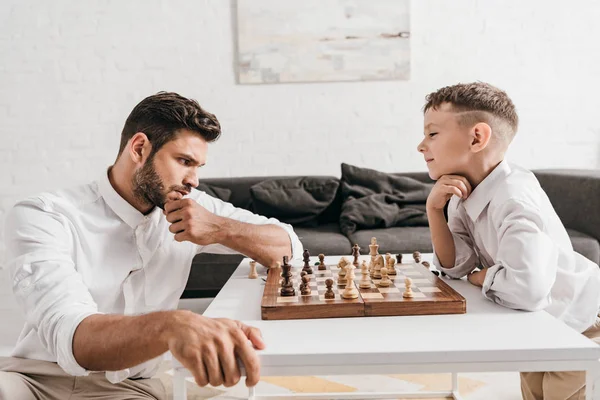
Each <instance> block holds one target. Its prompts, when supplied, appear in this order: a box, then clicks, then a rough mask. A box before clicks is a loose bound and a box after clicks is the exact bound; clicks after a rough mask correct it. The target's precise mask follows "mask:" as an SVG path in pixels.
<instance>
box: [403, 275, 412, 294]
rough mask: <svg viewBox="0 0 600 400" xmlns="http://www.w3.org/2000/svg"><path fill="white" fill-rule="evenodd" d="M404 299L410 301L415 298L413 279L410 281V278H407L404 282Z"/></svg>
mask: <svg viewBox="0 0 600 400" xmlns="http://www.w3.org/2000/svg"><path fill="white" fill-rule="evenodd" d="M402 297H405V298H407V299H410V298H412V297H413V291H412V279H410V278H406V279H405V280H404V293H402Z"/></svg>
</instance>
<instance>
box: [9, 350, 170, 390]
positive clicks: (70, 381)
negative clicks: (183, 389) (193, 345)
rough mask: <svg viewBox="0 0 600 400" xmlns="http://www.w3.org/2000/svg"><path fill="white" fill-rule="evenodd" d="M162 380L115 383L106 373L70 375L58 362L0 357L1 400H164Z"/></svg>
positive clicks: (130, 380)
mask: <svg viewBox="0 0 600 400" xmlns="http://www.w3.org/2000/svg"><path fill="white" fill-rule="evenodd" d="M166 398H167V395H166V393H165V388H164V386H163V384H162V383H161V382H160V380H159V379H156V378H153V379H138V380H133V379H126V380H124V381H123V382H120V383H117V384H112V383H110V382H109V381H107V380H106V377H105V376H104V372H96V373H91V374H90V375H88V376H71V375H69V374H67V373H66V372H65V371H63V369H62V368H60V367H59V366H58V365H57V364H56V363H53V362H48V361H39V360H29V359H25V358H14V357H0V400H41V399H43V400H46V399H49V400H76V399H105V400H108V399H111V400H138V399H139V400H141V399H144V400H148V399H152V400H155V399H156V400H165V399H166Z"/></svg>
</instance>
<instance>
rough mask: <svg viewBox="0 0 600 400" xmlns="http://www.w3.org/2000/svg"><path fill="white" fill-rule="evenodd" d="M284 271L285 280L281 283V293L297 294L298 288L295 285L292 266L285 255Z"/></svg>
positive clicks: (287, 294)
mask: <svg viewBox="0 0 600 400" xmlns="http://www.w3.org/2000/svg"><path fill="white" fill-rule="evenodd" d="M281 269H282V271H283V272H282V273H281V277H282V278H283V282H282V284H281V295H282V296H284V297H288V296H295V295H296V290H294V285H293V283H292V280H291V278H292V266H291V265H290V264H289V263H288V257H287V256H283V265H282V266H281Z"/></svg>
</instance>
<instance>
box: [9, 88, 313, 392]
mask: <svg viewBox="0 0 600 400" xmlns="http://www.w3.org/2000/svg"><path fill="white" fill-rule="evenodd" d="M220 135H221V127H220V125H219V122H218V120H217V118H216V117H215V116H214V115H213V114H211V113H209V112H208V111H206V110H204V109H203V108H202V107H201V106H200V105H199V104H198V103H197V102H196V101H195V100H191V99H187V98H185V97H182V96H180V95H178V94H176V93H165V92H161V93H158V94H156V95H153V96H149V97H147V98H145V99H144V100H142V101H141V102H140V103H139V104H138V105H137V106H135V108H134V109H133V111H132V112H131V114H130V115H129V117H128V118H127V121H126V122H125V126H124V128H123V131H122V134H121V144H120V148H119V151H118V156H117V159H116V161H115V163H114V165H112V166H111V167H109V168H108V169H107V170H106V171H104V173H103V174H102V175H101V176H100V177H99V179H97V180H96V181H94V182H92V183H89V184H87V185H82V186H79V187H75V188H71V189H66V190H56V191H54V192H52V193H43V194H40V195H37V196H32V197H29V198H27V199H25V200H23V201H20V202H18V203H17V204H16V205H15V206H14V208H13V209H12V210H11V211H10V212H9V213H8V215H7V217H6V232H7V235H6V243H7V249H8V254H7V263H6V265H7V266H8V269H9V270H10V273H11V275H12V276H13V277H14V281H13V288H14V294H15V296H16V298H17V300H18V301H19V303H20V304H21V305H22V307H23V313H24V319H25V320H26V321H27V322H26V324H25V326H24V328H23V331H22V334H21V336H20V338H19V341H18V343H17V345H16V347H15V350H14V352H13V356H14V357H7V358H0V398H6V399H21V398H40V397H43V398H45V399H67V398H72V396H73V379H72V377H73V376H77V377H79V378H78V380H77V382H79V383H80V384H78V385H77V386H78V387H80V388H84V389H82V390H83V391H84V392H85V393H82V395H84V396H86V397H90V398H96V397H103V398H133V397H135V398H139V399H142V398H147V399H166V394H165V392H164V387H163V386H162V384H161V383H160V382H159V381H158V380H156V379H153V378H152V377H153V375H154V373H155V372H156V371H157V369H158V366H159V362H160V357H159V356H160V355H161V354H163V353H165V352H166V351H170V352H171V353H172V354H173V356H174V357H175V358H177V359H178V360H179V361H181V363H182V364H183V365H184V366H185V367H187V368H188V369H189V370H190V371H191V372H192V374H193V376H194V378H195V381H196V383H197V384H198V385H200V386H205V385H207V384H209V383H210V384H211V385H213V386H219V385H225V386H232V385H234V384H236V383H237V382H238V381H239V379H240V370H239V368H238V362H237V360H236V358H239V359H240V360H241V362H242V363H243V365H244V366H245V370H246V374H247V377H246V384H247V385H249V386H253V385H255V384H256V383H257V382H258V380H259V374H260V368H259V362H258V356H257V354H256V352H255V349H262V348H264V346H265V344H264V343H263V340H262V338H261V334H260V332H259V331H258V330H257V329H255V328H253V327H250V326H247V325H245V324H243V323H241V322H239V321H233V320H226V319H210V318H206V317H203V316H201V315H198V314H195V313H192V312H188V311H183V310H182V311H179V310H175V308H176V306H177V303H178V300H179V297H180V295H181V293H182V292H183V289H184V287H185V285H186V281H187V279H188V275H189V271H190V265H191V262H192V258H193V257H194V256H195V255H196V254H198V253H202V252H217V253H242V254H245V255H246V256H248V257H250V258H252V259H254V260H257V261H258V262H259V263H260V264H262V265H266V266H272V265H274V264H275V262H276V261H279V260H281V259H282V257H283V256H288V257H292V256H293V257H294V258H299V257H300V255H301V254H302V251H303V249H302V244H301V243H300V241H299V240H298V237H297V236H296V234H295V233H294V231H293V230H292V228H291V226H289V225H286V224H282V223H280V222H279V221H277V220H275V219H268V218H265V217H263V216H260V215H256V214H253V213H250V212H249V211H246V210H243V209H239V208H236V207H234V206H233V205H231V204H229V203H227V202H224V201H222V200H220V199H218V198H215V197H212V196H211V195H209V194H207V193H205V192H203V191H200V190H197V189H196V187H197V186H198V177H197V171H198V168H199V167H201V166H203V165H204V164H205V163H206V160H207V151H208V144H209V143H211V142H213V141H215V140H216V139H217V138H218V137H219V136H220ZM292 253H293V254H292ZM248 341H250V343H252V346H248ZM91 371H112V372H106V373H105V374H97V373H95V374H91V373H90V372H91ZM109 382H110V383H109ZM42 393H43V394H42Z"/></svg>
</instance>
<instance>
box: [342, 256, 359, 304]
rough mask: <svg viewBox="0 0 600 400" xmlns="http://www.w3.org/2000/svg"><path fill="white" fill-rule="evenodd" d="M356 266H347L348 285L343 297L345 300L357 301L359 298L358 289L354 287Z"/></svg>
mask: <svg viewBox="0 0 600 400" xmlns="http://www.w3.org/2000/svg"><path fill="white" fill-rule="evenodd" d="M354 277H355V276H354V265H352V264H350V263H348V265H346V279H347V281H348V283H347V284H346V288H345V289H344V291H343V292H342V297H343V298H344V299H357V298H358V289H356V286H354Z"/></svg>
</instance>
